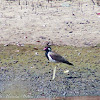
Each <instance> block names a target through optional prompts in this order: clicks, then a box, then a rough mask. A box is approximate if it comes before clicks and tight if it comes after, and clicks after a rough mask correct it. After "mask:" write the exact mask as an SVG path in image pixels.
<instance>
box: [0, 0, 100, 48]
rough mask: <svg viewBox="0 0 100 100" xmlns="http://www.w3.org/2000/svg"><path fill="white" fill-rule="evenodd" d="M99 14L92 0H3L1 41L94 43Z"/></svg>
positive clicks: (99, 32)
mask: <svg viewBox="0 0 100 100" xmlns="http://www.w3.org/2000/svg"><path fill="white" fill-rule="evenodd" d="M99 13H100V6H98V5H97V4H96V2H95V5H94V4H93V2H92V0H84V1H83V0H72V1H71V2H70V1H67V0H58V1H56V0H54V1H52V2H51V1H50V2H49V3H48V2H47V1H46V0H28V1H27V0H26V1H24V0H20V4H19V1H18V0H11V1H10V0H8V1H5V0H1V1H0V44H40V45H44V44H45V43H46V42H48V41H50V42H53V44H58V45H74V46H95V45H97V44H99V43H100V15H99Z"/></svg>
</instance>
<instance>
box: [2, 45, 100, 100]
mask: <svg viewBox="0 0 100 100" xmlns="http://www.w3.org/2000/svg"><path fill="white" fill-rule="evenodd" d="M42 49H43V47H40V46H39V47H38V46H36V45H25V46H23V47H21V46H16V45H9V46H4V45H0V97H3V98H13V97H15V98H54V97H67V96H100V88H99V87H100V84H99V83H100V74H99V73H100V68H99V67H100V60H99V58H100V55H99V54H100V47H87V48H77V47H71V46H59V47H57V46H52V49H53V50H55V51H57V52H58V53H59V54H62V56H64V57H65V58H66V59H68V60H69V61H70V62H73V64H74V67H71V66H68V65H66V64H60V66H59V67H57V73H56V78H55V80H52V73H53V66H55V64H51V63H48V61H47V59H46V57H45V56H44V51H42ZM66 69H69V70H70V72H69V73H68V74H66V73H63V72H64V70H66Z"/></svg>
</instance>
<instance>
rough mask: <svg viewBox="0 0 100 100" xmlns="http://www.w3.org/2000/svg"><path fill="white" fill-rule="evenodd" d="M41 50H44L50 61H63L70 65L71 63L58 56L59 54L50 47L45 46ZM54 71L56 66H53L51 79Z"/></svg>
mask: <svg viewBox="0 0 100 100" xmlns="http://www.w3.org/2000/svg"><path fill="white" fill-rule="evenodd" d="M43 50H45V51H46V52H45V56H46V57H47V59H48V60H49V61H50V62H55V63H65V64H68V65H72V66H73V64H72V63H70V62H69V61H67V60H66V59H65V58H64V57H62V56H60V55H59V54H57V53H55V52H53V51H52V50H51V47H49V46H47V47H45V48H44V49H43ZM66 72H69V70H67V71H66ZM55 73H56V67H55V68H54V70H53V78H52V79H53V80H54V78H55Z"/></svg>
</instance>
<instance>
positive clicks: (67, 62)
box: [64, 61, 74, 66]
mask: <svg viewBox="0 0 100 100" xmlns="http://www.w3.org/2000/svg"><path fill="white" fill-rule="evenodd" d="M64 63H66V64H68V65H72V66H74V65H73V64H72V63H70V62H69V61H65V62H64Z"/></svg>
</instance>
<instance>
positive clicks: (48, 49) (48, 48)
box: [43, 47, 51, 52]
mask: <svg viewBox="0 0 100 100" xmlns="http://www.w3.org/2000/svg"><path fill="white" fill-rule="evenodd" d="M43 50H44V51H46V52H49V51H51V47H45V48H44V49H43Z"/></svg>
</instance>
